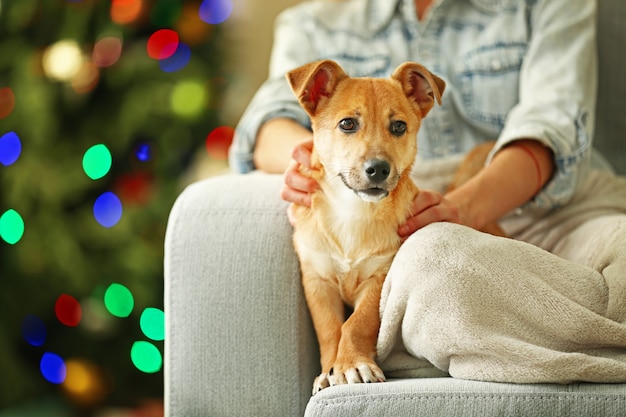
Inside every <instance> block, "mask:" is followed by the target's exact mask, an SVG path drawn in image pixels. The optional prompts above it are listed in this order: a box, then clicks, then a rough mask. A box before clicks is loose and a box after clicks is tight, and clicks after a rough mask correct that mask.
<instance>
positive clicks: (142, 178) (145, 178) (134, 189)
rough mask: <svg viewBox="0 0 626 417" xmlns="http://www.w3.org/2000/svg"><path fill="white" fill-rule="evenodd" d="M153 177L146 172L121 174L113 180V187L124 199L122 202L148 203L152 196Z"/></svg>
mask: <svg viewBox="0 0 626 417" xmlns="http://www.w3.org/2000/svg"><path fill="white" fill-rule="evenodd" d="M153 183H154V177H153V175H152V174H150V173H148V172H135V173H132V174H125V175H121V176H120V177H118V178H117V180H116V181H115V185H114V189H115V191H116V192H117V193H118V195H119V196H120V197H121V198H122V199H123V200H124V204H139V205H144V204H148V203H149V202H150V201H151V200H152V196H153Z"/></svg>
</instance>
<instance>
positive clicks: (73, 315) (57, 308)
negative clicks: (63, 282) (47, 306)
mask: <svg viewBox="0 0 626 417" xmlns="http://www.w3.org/2000/svg"><path fill="white" fill-rule="evenodd" d="M54 313H55V315H56V317H57V319H58V320H59V321H60V322H61V323H63V324H64V325H66V326H68V327H76V326H78V323H80V319H81V318H82V316H83V309H82V308H81V306H80V303H79V302H78V300H76V298H74V297H72V296H71V295H67V294H62V295H61V296H59V298H57V301H56V303H55V305H54Z"/></svg>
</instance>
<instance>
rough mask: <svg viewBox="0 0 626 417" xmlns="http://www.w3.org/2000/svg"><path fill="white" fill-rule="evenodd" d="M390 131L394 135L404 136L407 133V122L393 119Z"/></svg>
mask: <svg viewBox="0 0 626 417" xmlns="http://www.w3.org/2000/svg"><path fill="white" fill-rule="evenodd" d="M389 131H390V132H391V134H392V135H394V136H402V135H404V134H405V133H406V123H405V122H403V121H401V120H396V121H393V122H391V126H389Z"/></svg>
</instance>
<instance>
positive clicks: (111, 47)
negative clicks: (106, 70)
mask: <svg viewBox="0 0 626 417" xmlns="http://www.w3.org/2000/svg"><path fill="white" fill-rule="evenodd" d="M121 55H122V40H121V39H120V38H119V37H117V36H105V37H103V38H100V39H98V41H96V44H95V45H94V46H93V53H92V59H93V62H94V64H96V65H97V66H98V67H110V66H111V65H113V64H115V63H116V62H117V61H118V60H119V59H120V56H121Z"/></svg>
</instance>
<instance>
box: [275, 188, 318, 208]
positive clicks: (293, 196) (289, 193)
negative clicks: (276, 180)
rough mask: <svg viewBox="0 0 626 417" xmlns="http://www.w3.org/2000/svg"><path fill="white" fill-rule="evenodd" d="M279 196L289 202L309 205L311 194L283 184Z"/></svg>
mask: <svg viewBox="0 0 626 417" xmlns="http://www.w3.org/2000/svg"><path fill="white" fill-rule="evenodd" d="M280 198H282V199H283V200H285V201H288V202H290V203H294V204H299V205H301V206H307V207H311V195H310V194H309V193H305V192H302V191H298V190H296V189H295V188H291V187H288V186H283V188H282V189H281V190H280Z"/></svg>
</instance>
